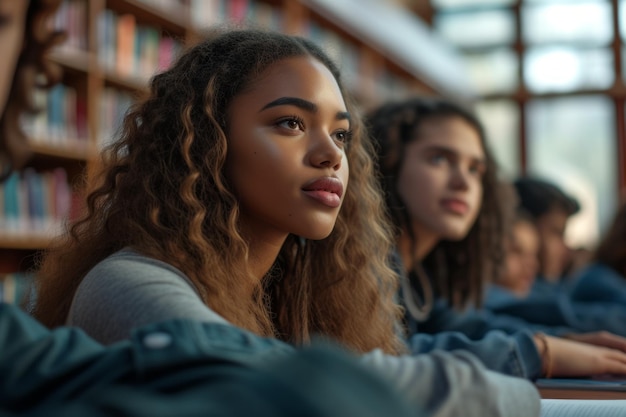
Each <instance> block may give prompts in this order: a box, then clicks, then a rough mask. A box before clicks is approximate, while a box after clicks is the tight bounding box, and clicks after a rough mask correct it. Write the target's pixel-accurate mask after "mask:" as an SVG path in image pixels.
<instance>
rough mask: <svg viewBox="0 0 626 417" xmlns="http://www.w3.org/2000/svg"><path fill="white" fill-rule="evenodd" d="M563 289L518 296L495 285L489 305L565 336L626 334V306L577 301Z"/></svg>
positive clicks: (537, 328)
mask: <svg viewBox="0 0 626 417" xmlns="http://www.w3.org/2000/svg"><path fill="white" fill-rule="evenodd" d="M559 288H561V290H560V291H531V293H530V294H529V295H528V296H527V297H525V298H518V297H515V296H514V295H513V294H512V293H510V292H509V291H508V290H506V289H505V288H502V287H500V286H497V285H492V286H490V287H489V288H488V290H487V293H486V297H485V308H487V309H489V310H491V311H492V312H493V313H494V314H498V315H504V316H510V317H514V318H518V319H522V320H524V321H526V322H528V327H529V328H530V329H533V330H535V331H543V332H545V333H549V334H555V335H562V334H566V333H585V332H595V331H601V330H606V331H609V332H612V333H615V334H618V335H621V336H626V305H617V304H611V303H600V302H580V301H574V300H572V298H571V297H570V295H569V294H568V293H567V292H566V291H565V290H564V288H563V287H559Z"/></svg>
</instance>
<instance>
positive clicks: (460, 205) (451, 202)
mask: <svg viewBox="0 0 626 417" xmlns="http://www.w3.org/2000/svg"><path fill="white" fill-rule="evenodd" d="M441 206H442V207H443V208H444V209H446V210H448V211H450V212H452V213H454V214H459V215H464V214H466V213H467V211H468V210H469V205H468V204H467V203H466V202H465V201H463V200H459V199H457V198H446V199H443V200H441Z"/></svg>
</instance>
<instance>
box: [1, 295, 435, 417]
mask: <svg viewBox="0 0 626 417" xmlns="http://www.w3.org/2000/svg"><path fill="white" fill-rule="evenodd" d="M0 375H2V378H0V415H6V414H7V413H9V414H10V415H13V413H15V414H19V415H38V416H44V415H45V416H63V417H68V416H70V417H73V416H76V417H78V416H81V417H82V416H89V417H93V416H96V417H97V416H111V415H124V416H128V417H143V416H145V417H148V416H173V415H176V416H198V417H199V416H209V415H227V416H264V417H275V416H295V415H303V414H306V415H310V416H319V417H323V416H339V415H359V416H368V417H378V416H380V417H382V416H388V415H399V416H402V417H409V416H424V415H426V414H425V413H424V412H423V411H421V409H420V408H419V406H418V405H416V404H409V403H408V402H406V400H405V398H403V397H401V396H400V395H399V393H398V392H397V391H394V390H392V389H391V388H390V385H389V384H387V383H386V382H385V381H384V380H383V379H381V378H379V377H378V375H374V374H373V373H371V372H370V371H369V370H367V369H365V368H364V367H363V366H362V364H358V363H357V361H356V360H355V359H354V358H353V357H350V356H348V355H347V354H345V353H343V352H341V351H339V350H338V349H336V348H330V347H324V348H320V347H318V348H307V349H303V350H296V349H293V348H292V347H291V346H289V345H286V344H284V343H281V342H279V341H277V340H273V339H264V338H260V337H257V336H254V335H252V334H250V333H247V332H244V331H239V330H238V329H237V328H235V327H232V326H224V325H218V324H207V323H199V322H193V321H188V320H173V321H170V322H164V323H160V324H155V325H151V326H146V327H145V328H142V329H139V330H137V331H135V332H134V333H133V336H132V338H131V339H130V340H126V341H123V342H120V343H117V344H114V345H110V346H107V347H104V346H103V345H101V344H99V343H98V342H95V341H94V340H93V339H91V338H90V337H88V336H86V335H85V333H83V332H82V331H80V330H78V329H75V328H68V327H65V328H58V329H55V330H52V331H50V330H48V329H46V328H45V327H43V326H42V325H40V324H39V323H38V322H36V321H35V320H34V319H32V318H31V317H30V316H27V315H26V314H24V313H23V312H22V311H20V310H18V309H17V308H16V307H15V306H11V305H7V304H0Z"/></svg>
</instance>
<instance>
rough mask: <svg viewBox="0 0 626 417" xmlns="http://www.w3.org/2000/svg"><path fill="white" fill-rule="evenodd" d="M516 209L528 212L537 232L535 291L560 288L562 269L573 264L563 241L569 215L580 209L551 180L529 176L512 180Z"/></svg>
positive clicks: (562, 278) (574, 200) (571, 252)
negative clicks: (537, 268) (537, 266)
mask: <svg viewBox="0 0 626 417" xmlns="http://www.w3.org/2000/svg"><path fill="white" fill-rule="evenodd" d="M513 185H514V186H515V190H516V191H517V195H518V197H519V204H520V208H521V209H522V210H524V211H525V212H526V213H528V214H529V215H530V216H531V218H532V219H533V222H534V223H535V227H536V228H537V232H538V233H539V271H538V277H537V280H536V284H535V287H536V290H537V291H539V292H545V291H560V289H559V284H561V283H563V281H564V278H565V275H566V271H567V270H568V269H569V267H570V265H571V264H573V262H574V259H573V253H574V252H573V251H572V250H571V249H570V248H569V247H568V245H567V244H566V242H565V229H566V226H567V222H568V220H569V219H570V217H571V216H573V215H574V214H576V213H577V212H578V211H580V204H579V203H578V201H576V199H574V198H573V197H571V196H569V195H567V194H566V193H565V192H564V191H563V190H562V189H560V188H559V187H557V186H556V185H554V184H553V183H551V182H549V181H546V180H543V179H539V178H532V177H522V178H518V179H517V180H515V181H514V182H513Z"/></svg>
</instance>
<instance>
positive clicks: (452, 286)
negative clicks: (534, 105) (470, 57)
mask: <svg viewBox="0 0 626 417" xmlns="http://www.w3.org/2000/svg"><path fill="white" fill-rule="evenodd" d="M366 124H367V127H368V128H370V132H371V135H372V137H373V140H374V141H375V143H376V145H377V147H378V152H379V158H378V167H379V171H380V178H381V183H382V185H383V189H384V192H385V198H386V205H387V208H388V211H389V214H390V216H391V218H392V220H393V223H394V227H395V236H396V247H397V251H396V253H395V254H394V261H395V264H396V269H397V270H398V272H399V273H400V274H401V275H402V276H403V278H402V279H401V282H402V286H401V287H402V288H401V289H402V291H401V294H402V300H403V303H404V305H405V306H406V312H407V314H406V319H405V322H406V324H407V327H408V331H409V335H410V336H412V337H411V338H410V345H411V350H412V351H413V352H420V353H424V352H427V351H430V350H432V349H433V348H441V349H444V350H452V349H459V348H463V349H467V350H470V351H472V352H473V353H474V354H476V355H477V356H478V357H479V358H481V359H482V360H483V362H484V363H485V364H486V365H487V366H488V367H489V368H490V369H494V370H497V371H500V372H503V373H506V374H512V375H517V376H522V377H526V378H530V379H535V378H538V377H540V376H547V377H550V376H587V375H594V374H603V373H619V374H626V354H625V353H624V351H626V339H624V338H622V337H619V336H616V335H613V334H609V333H605V332H592V333H583V334H574V332H573V331H572V330H571V329H568V328H556V327H549V326H539V325H536V326H532V325H531V324H530V323H527V322H524V321H523V320H520V319H515V318H511V317H506V316H497V315H494V314H489V313H488V312H486V311H484V310H481V309H480V307H481V302H482V297H483V292H484V289H485V284H486V283H487V282H490V281H494V280H497V279H498V277H499V275H500V274H501V273H502V271H503V262H504V256H503V255H504V253H503V250H504V238H505V236H506V235H507V233H508V228H509V227H510V225H509V223H510V221H511V219H512V212H513V207H514V202H515V198H514V194H513V193H512V190H511V187H510V186H506V185H505V184H504V183H502V182H501V181H499V180H498V176H497V166H496V163H495V161H494V158H493V157H492V155H491V153H490V151H489V148H488V146H487V144H486V140H485V133H484V131H483V127H482V124H481V123H480V121H479V120H478V119H477V118H476V116H475V115H474V114H473V113H472V112H471V110H469V109H468V108H466V107H464V106H462V105H459V104H457V103H455V102H453V101H450V100H446V99H440V98H422V97H416V98H411V99H407V100H404V101H399V102H393V103H387V104H385V105H383V106H381V107H379V108H378V109H376V110H374V111H373V112H372V113H371V114H370V115H369V116H368V117H367V118H366ZM418 332H419V333H418ZM458 332H461V333H462V334H464V335H465V336H467V337H465V338H464V337H459V333H458ZM425 333H426V334H431V335H434V337H428V336H427V335H425ZM545 333H548V334H552V335H551V336H548V335H546V334H545ZM554 335H564V336H565V335H567V337H568V338H569V339H574V340H566V339H564V338H560V337H554ZM581 342H587V343H581Z"/></svg>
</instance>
